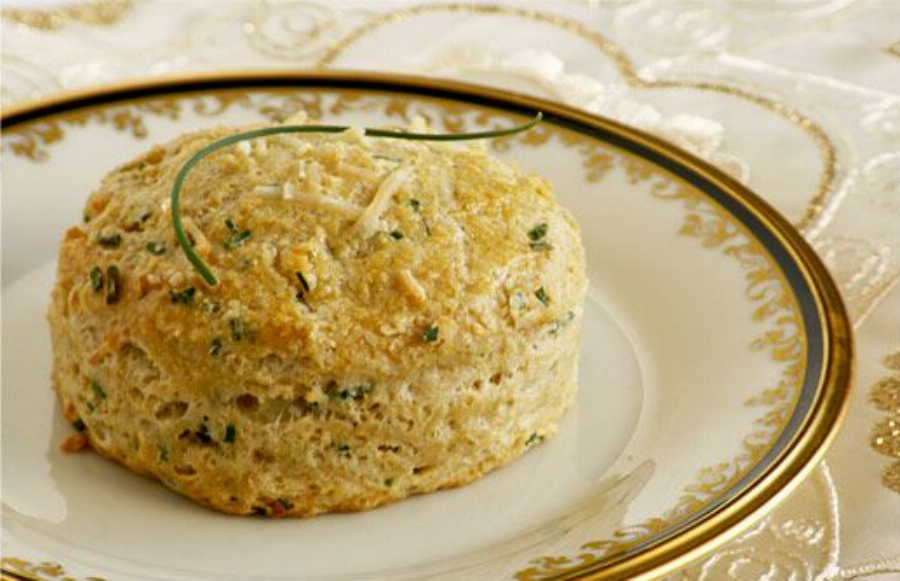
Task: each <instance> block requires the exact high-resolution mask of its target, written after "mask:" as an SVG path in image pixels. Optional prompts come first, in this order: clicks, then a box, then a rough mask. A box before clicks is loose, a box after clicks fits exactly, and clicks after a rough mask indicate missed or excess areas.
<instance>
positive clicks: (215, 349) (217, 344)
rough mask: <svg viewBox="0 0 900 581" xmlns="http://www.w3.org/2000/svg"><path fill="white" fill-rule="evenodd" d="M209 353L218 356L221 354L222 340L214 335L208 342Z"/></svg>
mask: <svg viewBox="0 0 900 581" xmlns="http://www.w3.org/2000/svg"><path fill="white" fill-rule="evenodd" d="M209 354H210V355H212V356H213V357H218V356H219V355H221V354H222V340H221V339H219V338H218V337H216V338H215V339H213V340H212V341H210V343H209Z"/></svg>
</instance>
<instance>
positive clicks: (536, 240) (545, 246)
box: [528, 222, 553, 252]
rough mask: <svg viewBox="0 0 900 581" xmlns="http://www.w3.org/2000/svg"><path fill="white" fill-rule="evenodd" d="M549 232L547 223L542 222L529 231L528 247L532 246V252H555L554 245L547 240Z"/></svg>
mask: <svg viewBox="0 0 900 581" xmlns="http://www.w3.org/2000/svg"><path fill="white" fill-rule="evenodd" d="M547 230H548V227H547V223H546V222H541V223H540V224H538V225H536V226H535V227H534V228H532V229H531V230H529V231H528V240H530V242H529V243H528V246H530V247H531V249H532V250H537V251H539V252H545V251H547V250H553V245H552V244H550V243H549V242H547V240H546V237H547Z"/></svg>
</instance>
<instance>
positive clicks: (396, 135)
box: [171, 112, 543, 286]
mask: <svg viewBox="0 0 900 581" xmlns="http://www.w3.org/2000/svg"><path fill="white" fill-rule="evenodd" d="M541 119H543V114H542V113H540V112H538V113H537V114H536V115H535V116H534V118H533V119H531V120H530V121H529V122H528V123H525V124H523V125H517V126H514V127H510V128H507V129H498V130H495V131H481V132H476V133H448V134H443V135H433V134H430V133H408V132H402V131H392V130H388V129H372V128H366V129H365V130H364V133H365V135H367V136H369V137H381V138H386V139H406V140H413V141H466V140H473V139H491V138H494V137H504V136H507V135H514V134H516V133H520V132H522V131H527V130H529V129H531V128H532V127H534V126H535V125H537V124H538V123H539V122H540V121H541ZM348 129H350V128H349V127H347V126H344V125H281V126H279V127H264V128H262V129H256V130H254V131H247V132H245V133H235V134H234V135H229V136H228V137H224V138H222V139H219V140H217V141H213V142H212V143H210V144H209V145H207V146H206V147H204V148H203V149H201V150H200V151H198V152H197V153H195V154H194V155H192V156H191V157H190V158H189V159H188V160H187V162H185V164H184V165H183V166H181V169H180V170H179V171H178V174H177V175H176V176H175V181H174V182H173V183H172V192H171V209H172V229H173V230H174V231H175V238H176V240H178V245H179V246H180V247H181V250H182V251H183V252H184V255H185V256H186V257H187V259H188V261H189V262H190V263H191V265H193V267H194V268H195V269H196V270H197V272H198V273H200V276H202V277H203V280H205V281H206V282H207V284H210V285H213V286H214V285H216V284H218V282H219V279H218V278H216V275H214V274H213V272H212V270H210V268H209V266H207V264H206V263H205V262H204V261H203V259H202V258H200V255H199V254H197V252H196V251H195V250H194V248H193V245H192V244H191V242H190V239H189V238H188V235H187V232H185V230H184V223H183V221H182V218H181V190H182V188H183V187H184V182H185V180H186V179H187V177H188V175H189V174H190V172H191V170H192V169H194V167H195V166H196V165H197V164H198V163H200V162H201V161H203V160H204V159H206V158H207V157H209V156H210V155H212V154H213V153H215V152H217V151H219V150H220V149H223V148H225V147H228V146H230V145H234V144H235V143H240V142H242V141H248V140H250V139H256V138H259V137H267V136H269V135H279V134H286V133H341V132H343V131H346V130H348Z"/></svg>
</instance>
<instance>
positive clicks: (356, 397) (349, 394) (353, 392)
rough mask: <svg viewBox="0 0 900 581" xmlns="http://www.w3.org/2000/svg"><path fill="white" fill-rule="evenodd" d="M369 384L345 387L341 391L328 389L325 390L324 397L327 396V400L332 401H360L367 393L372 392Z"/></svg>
mask: <svg viewBox="0 0 900 581" xmlns="http://www.w3.org/2000/svg"><path fill="white" fill-rule="evenodd" d="M372 387H373V386H372V384H371V383H362V384H360V385H355V386H353V387H345V388H343V389H337V388H336V387H335V388H328V389H326V390H325V395H327V396H328V399H330V400H332V401H347V400H348V399H351V400H353V401H360V400H362V399H363V398H364V397H366V395H368V394H369V392H371V391H372Z"/></svg>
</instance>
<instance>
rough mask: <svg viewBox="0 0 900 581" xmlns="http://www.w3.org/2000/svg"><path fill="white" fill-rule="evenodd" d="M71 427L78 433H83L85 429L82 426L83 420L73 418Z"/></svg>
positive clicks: (84, 426) (85, 427)
mask: <svg viewBox="0 0 900 581" xmlns="http://www.w3.org/2000/svg"><path fill="white" fill-rule="evenodd" d="M72 427H73V428H75V429H76V430H78V431H79V432H83V431H85V430H86V429H87V426H86V425H84V420H82V419H81V418H75V421H73V422H72Z"/></svg>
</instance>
